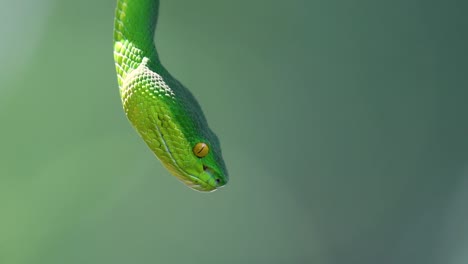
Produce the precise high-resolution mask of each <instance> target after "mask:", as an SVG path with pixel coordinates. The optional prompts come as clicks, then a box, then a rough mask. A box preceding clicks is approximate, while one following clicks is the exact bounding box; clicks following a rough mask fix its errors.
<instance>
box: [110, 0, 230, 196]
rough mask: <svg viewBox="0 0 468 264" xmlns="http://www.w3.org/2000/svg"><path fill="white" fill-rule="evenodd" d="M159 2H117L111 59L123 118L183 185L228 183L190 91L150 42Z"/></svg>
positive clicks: (217, 150) (207, 188)
mask: <svg viewBox="0 0 468 264" xmlns="http://www.w3.org/2000/svg"><path fill="white" fill-rule="evenodd" d="M158 12H159V0H118V1H117V8H116V13H115V22H114V60H115V66H116V71H117V81H118V84H119V90H120V97H121V99H122V104H123V108H124V111H125V114H126V116H127V118H128V120H129V121H130V123H131V124H132V125H133V127H134V128H135V129H136V131H137V132H138V134H139V135H140V136H141V138H143V140H144V141H145V142H146V144H147V145H148V147H149V148H150V149H151V150H152V151H153V152H154V154H155V155H156V157H157V158H158V159H159V160H160V161H161V163H162V164H163V165H164V166H165V167H166V168H167V170H168V171H169V172H170V173H172V174H173V175H174V176H176V177H177V178H178V179H179V180H180V181H182V182H183V183H185V184H186V185H187V186H189V187H191V188H193V189H195V190H199V191H205V192H209V191H214V190H216V189H217V188H219V187H221V186H223V185H225V184H226V183H227V182H228V174H227V171H226V166H225V164H224V161H223V158H222V154H221V147H220V143H219V140H218V137H217V136H216V135H215V134H214V133H213V131H212V130H211V129H210V128H209V127H208V123H207V121H206V118H205V116H204V114H203V112H202V110H201V107H200V105H199V104H198V102H197V101H196V99H195V97H194V96H193V95H192V93H191V92H190V91H189V90H188V89H187V88H186V87H184V86H183V85H182V84H181V83H180V82H179V81H177V80H176V79H175V78H174V77H173V76H172V75H171V74H170V73H169V72H168V71H167V70H166V68H164V66H163V65H162V64H161V61H160V59H159V56H158V52H157V51H156V46H155V43H154V39H153V38H154V33H155V30H156V23H157V17H158Z"/></svg>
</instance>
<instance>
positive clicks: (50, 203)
mask: <svg viewBox="0 0 468 264" xmlns="http://www.w3.org/2000/svg"><path fill="white" fill-rule="evenodd" d="M0 4H1V5H0V6H2V8H1V9H0V17H1V18H2V23H0V36H1V40H2V41H1V42H0V59H1V64H0V80H1V82H2V85H1V86H0V127H1V137H0V176H1V177H0V263H1V264H3V263H5V264H35V263H47V264H55V263H57V264H59V263H60V264H64V263H66V264H75V263H76V264H83V263H87V264H93V263H96V264H98V263H99V264H104V263H113V264H119V263H122V264H123V263H126V264H127V263H206V264H210V263H227V264H230V263H233V264H234V263H267V264H270V263H317V264H342V263H343V264H348V263H360V264H363V263H364V264H387V263H388V264H390V263H398V264H401V263H411V264H414V263H421V264H422V263H424V264H438V263H444V264H465V263H468V253H467V252H468V224H466V223H467V222H468V209H467V206H466V201H467V200H468V142H467V135H468V120H467V113H468V104H467V98H468V91H467V88H468V66H467V63H468V56H467V55H468V54H467V47H468V36H467V27H468V23H467V22H468V19H467V18H466V10H467V8H468V4H467V2H466V1H461V0H460V1H455V0H453V1H452V0H450V1H423V0H420V1H417V0H397V1H382V0H377V1H375V0H356V1H339V0H312V1H310V0H289V1H280V0H237V1H221V0H199V1H189V0H162V3H161V13H160V20H159V25H158V30H157V34H156V41H157V46H158V49H159V52H160V54H161V57H162V61H163V63H164V64H165V65H166V66H167V68H168V69H169V70H170V71H171V72H172V73H173V74H174V75H175V76H176V77H177V78H178V79H179V80H181V81H182V82H183V83H184V84H185V85H186V86H187V87H189V88H190V89H191V90H192V92H193V93H194V95H195V96H196V97H197V98H198V100H199V102H200V103H201V105H202V106H203V109H204V111H205V114H206V116H207V118H208V120H209V123H210V125H211V127H212V128H213V130H214V131H216V132H217V134H218V136H219V137H220V139H221V143H222V147H223V153H224V159H225V161H226V164H227V167H228V170H229V173H230V183H229V185H228V186H227V187H226V188H223V189H222V190H220V191H217V192H215V193H211V194H202V193H198V192H195V191H192V190H190V189H188V188H187V187H185V186H183V185H182V184H181V183H179V182H178V181H177V180H176V179H175V178H174V177H172V176H170V175H169V174H168V172H167V171H166V170H164V169H163V167H162V166H161V165H160V163H159V161H157V160H156V159H155V157H154V156H153V155H152V153H151V152H150V151H149V150H148V148H147V147H146V146H145V144H144V142H143V141H142V140H141V139H140V138H138V136H137V134H136V133H135V132H134V130H133V128H132V127H131V126H130V124H129V122H128V121H127V120H126V118H125V116H124V113H123V111H122V107H121V103H120V98H119V95H118V88H117V82H116V75H115V71H114V64H113V57H112V27H113V16H114V7H115V1H114V0H103V1H94V0H93V1H92V0H82V1H58V0H20V1H7V0H0Z"/></svg>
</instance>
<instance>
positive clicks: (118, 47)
mask: <svg viewBox="0 0 468 264" xmlns="http://www.w3.org/2000/svg"><path fill="white" fill-rule="evenodd" d="M158 9H159V0H138V1H136V0H118V1H117V8H116V11H115V21H114V60H115V65H116V69H117V75H118V82H119V86H120V87H121V88H122V84H123V81H124V80H125V77H126V75H127V74H128V73H130V72H131V71H132V70H135V69H137V68H138V66H139V65H140V64H141V63H142V62H143V59H144V58H148V59H149V60H150V61H151V63H155V64H158V63H159V58H158V54H157V51H156V47H155V45H154V39H153V38H154V32H155V30H156V22H157V18H158Z"/></svg>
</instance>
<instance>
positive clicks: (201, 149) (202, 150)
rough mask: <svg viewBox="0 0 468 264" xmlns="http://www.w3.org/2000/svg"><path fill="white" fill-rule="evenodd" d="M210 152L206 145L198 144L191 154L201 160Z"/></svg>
mask: <svg viewBox="0 0 468 264" xmlns="http://www.w3.org/2000/svg"><path fill="white" fill-rule="evenodd" d="M209 151H210V148H209V147H208V145H207V144H205V143H203V142H200V143H197V144H196V145H195V147H193V154H195V156H197V157H199V158H203V157H205V156H206V155H208V152H209Z"/></svg>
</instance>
